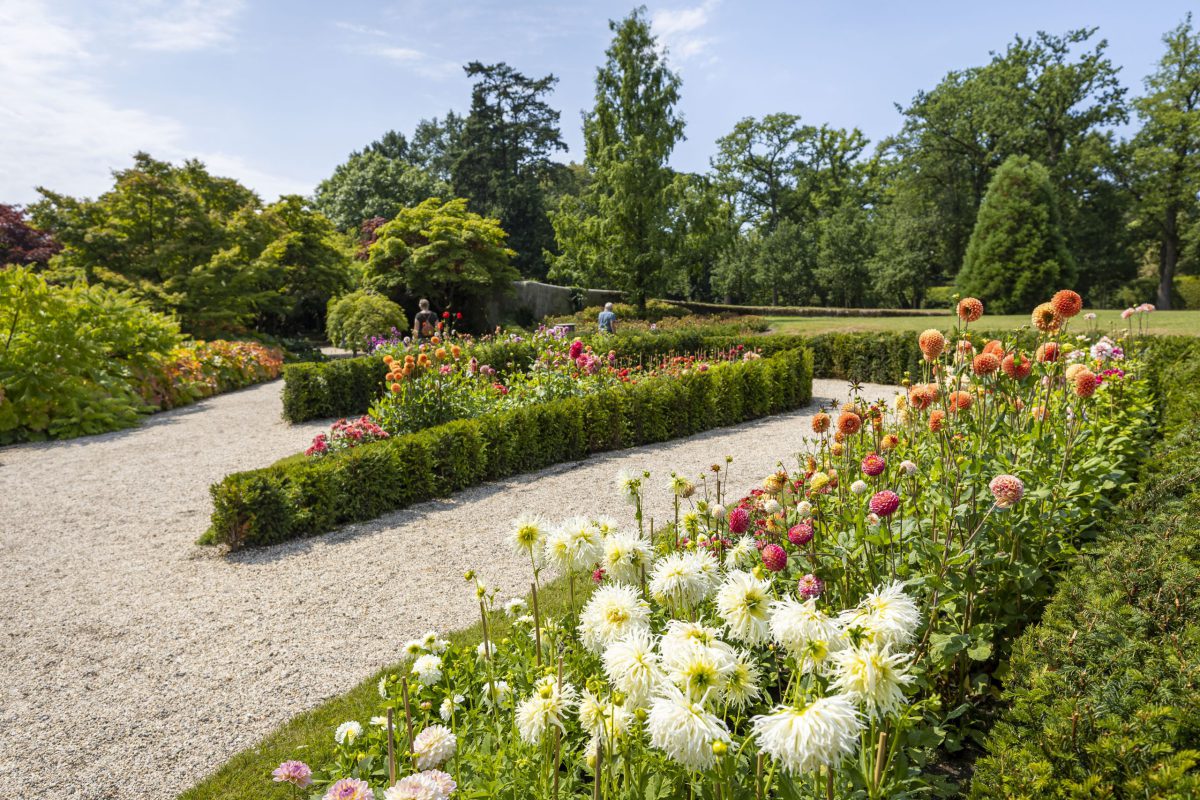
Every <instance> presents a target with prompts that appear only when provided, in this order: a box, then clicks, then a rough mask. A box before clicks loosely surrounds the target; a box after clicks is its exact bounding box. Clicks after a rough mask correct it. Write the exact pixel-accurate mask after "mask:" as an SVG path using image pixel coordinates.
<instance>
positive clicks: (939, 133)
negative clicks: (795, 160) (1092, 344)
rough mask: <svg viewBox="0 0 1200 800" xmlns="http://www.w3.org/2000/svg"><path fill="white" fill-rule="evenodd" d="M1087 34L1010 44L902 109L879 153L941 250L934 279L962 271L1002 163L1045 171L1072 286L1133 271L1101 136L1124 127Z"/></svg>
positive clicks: (1104, 60)
mask: <svg viewBox="0 0 1200 800" xmlns="http://www.w3.org/2000/svg"><path fill="white" fill-rule="evenodd" d="M1107 48H1108V44H1107V42H1106V41H1104V40H1103V39H1097V38H1096V29H1094V28H1086V29H1079V30H1072V31H1068V32H1066V33H1065V34H1063V35H1061V36H1056V35H1052V34H1048V33H1045V32H1039V33H1038V34H1037V35H1036V36H1034V37H1032V38H1023V37H1017V38H1016V39H1015V40H1014V41H1013V42H1012V43H1011V44H1010V45H1009V46H1008V47H1007V48H1006V49H1005V50H1004V51H1003V52H1000V53H995V54H993V55H992V59H991V60H990V61H989V62H988V63H987V64H985V65H983V66H979V67H972V68H969V69H965V70H958V71H954V72H951V73H949V74H948V75H947V76H946V77H945V78H944V79H943V80H942V82H941V83H939V84H938V85H937V86H936V87H935V88H934V89H932V90H930V91H927V92H926V91H923V92H919V93H918V94H917V96H916V97H915V98H914V99H913V101H912V103H911V104H910V105H909V106H908V108H906V109H904V111H903V113H904V116H905V123H904V127H903V129H902V131H901V132H900V134H899V135H898V136H896V137H895V138H893V139H891V140H889V141H888V142H887V143H885V146H884V150H885V153H886V154H887V155H888V156H889V157H893V158H895V159H897V160H899V161H902V162H904V164H905V165H906V169H905V174H906V175H907V176H908V178H909V179H911V180H912V181H913V182H914V184H913V188H914V189H917V190H919V191H921V192H922V193H923V195H924V198H923V200H922V205H923V206H925V207H927V208H930V209H933V210H934V212H935V213H936V215H937V217H938V219H939V221H940V224H939V226H938V227H939V231H940V234H939V235H940V237H941V238H942V239H943V241H944V242H945V243H946V246H945V248H944V249H943V252H942V254H941V256H940V258H941V263H939V264H938V265H937V271H938V272H939V273H942V274H944V275H945V276H947V277H953V276H954V274H955V273H956V272H957V271H958V269H959V267H960V266H961V264H962V262H963V258H964V256H965V253H966V247H967V242H968V240H969V237H970V234H971V231H972V230H973V228H974V225H975V216H976V214H977V213H978V210H979V206H980V203H981V202H982V200H983V195H984V193H985V191H986V188H987V186H988V184H989V182H990V181H991V178H992V175H993V174H994V173H995V171H996V169H997V168H998V167H999V166H1000V165H1001V164H1002V163H1003V162H1004V161H1005V159H1007V158H1008V157H1009V156H1012V155H1027V156H1029V157H1031V158H1033V159H1035V160H1037V161H1039V162H1041V163H1042V164H1044V165H1045V166H1046V168H1047V169H1048V171H1049V174H1050V177H1051V180H1052V182H1053V184H1054V188H1055V190H1056V193H1057V195H1058V197H1059V201H1060V206H1061V211H1062V216H1063V224H1064V231H1065V232H1066V235H1067V237H1068V244H1069V246H1070V248H1071V250H1072V251H1073V252H1074V253H1075V254H1076V255H1077V256H1078V257H1079V259H1080V261H1081V263H1083V264H1085V265H1086V270H1085V271H1084V273H1083V275H1082V276H1081V279H1080V283H1079V284H1078V288H1081V289H1084V290H1086V289H1088V288H1089V287H1090V286H1091V285H1097V284H1109V285H1111V284H1113V283H1115V282H1119V281H1121V280H1125V279H1127V278H1128V277H1130V276H1131V275H1132V274H1133V270H1134V264H1133V261H1132V259H1131V258H1130V257H1129V255H1128V249H1127V248H1126V246H1125V245H1126V242H1125V239H1124V235H1123V230H1122V226H1121V224H1120V219H1121V216H1122V214H1123V213H1124V210H1123V205H1122V202H1123V195H1122V193H1121V192H1120V191H1117V190H1116V188H1115V186H1116V173H1117V171H1118V167H1119V163H1118V155H1119V154H1118V151H1117V148H1116V145H1115V142H1114V139H1113V136H1112V133H1111V129H1112V127H1113V126H1115V125H1119V124H1122V123H1124V122H1125V121H1127V119H1128V107H1127V104H1126V101H1125V91H1126V90H1125V89H1124V88H1123V87H1122V86H1121V84H1120V81H1119V80H1118V75H1117V72H1118V70H1117V68H1116V67H1115V66H1114V65H1113V63H1112V61H1111V59H1109V57H1108V55H1107Z"/></svg>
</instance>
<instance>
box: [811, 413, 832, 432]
mask: <svg viewBox="0 0 1200 800" xmlns="http://www.w3.org/2000/svg"><path fill="white" fill-rule="evenodd" d="M812 429H813V433H824V432H825V431H827V430H829V415H828V414H826V413H825V412H824V411H818V412H817V413H816V414H813V418H812Z"/></svg>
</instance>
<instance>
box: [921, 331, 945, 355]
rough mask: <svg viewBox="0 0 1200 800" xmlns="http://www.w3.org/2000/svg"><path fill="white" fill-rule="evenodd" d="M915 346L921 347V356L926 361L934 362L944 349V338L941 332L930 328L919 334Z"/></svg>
mask: <svg viewBox="0 0 1200 800" xmlns="http://www.w3.org/2000/svg"><path fill="white" fill-rule="evenodd" d="M917 344H918V345H920V347H921V354H922V355H924V356H925V360H926V361H934V360H936V359H937V357H938V356H940V355H941V354H942V351H943V350H945V349H946V337H945V336H943V335H942V332H941V331H939V330H937V329H935V328H930V329H929V330H927V331H924V332H922V333H921V335H920V337H918V339H917Z"/></svg>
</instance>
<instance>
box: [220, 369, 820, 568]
mask: <svg viewBox="0 0 1200 800" xmlns="http://www.w3.org/2000/svg"><path fill="white" fill-rule="evenodd" d="M811 397H812V366H811V358H810V356H809V354H808V353H807V352H806V351H802V350H785V351H782V352H780V353H777V354H776V355H774V356H771V357H768V358H761V359H757V360H753V361H738V362H730V363H723V364H718V365H717V366H715V367H713V368H712V369H709V370H706V371H692V372H689V373H688V374H686V375H679V376H663V377H661V378H651V379H647V380H643V381H640V382H637V383H620V384H618V385H616V386H614V387H613V388H609V389H604V390H602V391H598V392H595V393H592V394H587V395H583V396H580V397H567V398H563V399H558V400H551V401H548V402H543V403H537V404H534V405H524V406H520V407H516V408H511V409H507V410H502V411H497V412H493V413H487V414H484V415H482V416H479V417H475V418H472V419H462V420H456V421H453V422H448V423H446V424H442V425H435V426H433V427H430V428H427V429H424V430H421V431H418V432H415V433H408V434H404V435H400V436H392V437H390V438H388V439H387V440H386V441H382V442H376V443H373V444H370V445H368V446H362V447H355V448H352V449H349V450H346V451H344V452H339V453H335V454H333V455H329V456H324V457H322V458H318V459H312V458H305V457H303V456H301V457H295V458H292V459H285V460H284V461H283V462H280V463H279V464H276V465H274V466H271V467H267V468H266V469H260V470H253V471H250V472H240V473H235V474H233V475H230V476H228V477H226V478H225V479H224V480H223V481H222V482H221V483H219V484H216V485H214V486H213V487H212V496H213V516H212V527H211V529H210V530H209V532H208V534H206V536H205V537H204V539H203V540H202V541H204V542H205V543H210V544H212V543H224V544H227V545H229V546H230V547H232V548H237V547H243V546H248V545H264V544H271V543H274V542H279V541H283V540H285V539H290V538H295V537H299V536H311V535H314V534H319V533H324V532H326V531H329V530H332V529H333V528H335V527H337V526H339V525H343V524H345V523H348V522H354V521H360V520H367V519H374V518H375V517H378V516H380V515H382V514H384V513H387V512H389V511H393V510H396V509H399V508H404V507H406V506H409V505H412V504H413V503H417V502H420V501H423V500H428V499H431V498H434V497H443V496H446V495H448V494H449V493H451V492H453V491H455V490H458V489H461V488H464V487H467V486H472V485H475V484H477V483H480V482H482V481H485V480H493V479H496V478H501V477H505V476H508V475H515V474H518V473H522V472H529V471H531V470H536V469H541V468H543V467H546V466H549V465H551V464H556V463H559V462H561V461H570V460H574V459H579V458H583V457H585V456H587V455H589V454H591V453H597V452H603V451H606V450H613V449H618V448H623V447H633V446H636V445H640V444H647V443H651V442H661V441H666V440H668V439H673V438H677V437H680V436H687V435H690V434H692V433H696V432H699V431H703V430H708V429H710V428H716V427H722V426H725V425H732V424H735V423H738V422H742V421H744V420H748V419H754V418H756V417H761V416H765V415H768V414H775V413H779V412H781V411H786V410H790V409H794V408H799V407H801V406H803V405H804V404H806V403H807V402H808V401H809V400H810V399H811Z"/></svg>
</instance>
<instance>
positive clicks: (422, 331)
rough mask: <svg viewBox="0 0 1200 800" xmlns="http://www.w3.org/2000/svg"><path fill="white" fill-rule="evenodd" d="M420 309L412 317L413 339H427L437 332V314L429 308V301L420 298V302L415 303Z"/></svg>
mask: <svg viewBox="0 0 1200 800" xmlns="http://www.w3.org/2000/svg"><path fill="white" fill-rule="evenodd" d="M417 305H418V306H420V308H421V310H420V311H418V312H417V315H416V316H415V317H413V341H418V342H419V341H420V340H421V339H428V338H429V337H431V336H433V335H434V334H435V333H437V323H438V318H437V314H435V313H433V312H432V311H430V310H429V301H428V300H426V299H425V298H421V302H419V303H417Z"/></svg>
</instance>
